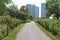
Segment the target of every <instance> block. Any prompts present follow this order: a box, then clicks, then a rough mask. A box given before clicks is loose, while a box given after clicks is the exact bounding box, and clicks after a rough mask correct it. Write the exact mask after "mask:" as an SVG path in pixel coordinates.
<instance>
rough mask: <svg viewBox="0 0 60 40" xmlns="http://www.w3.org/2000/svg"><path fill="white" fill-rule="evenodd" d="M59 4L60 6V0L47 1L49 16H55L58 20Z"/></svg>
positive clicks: (59, 14)
mask: <svg viewBox="0 0 60 40" xmlns="http://www.w3.org/2000/svg"><path fill="white" fill-rule="evenodd" d="M59 4H60V0H47V3H46V10H47V16H50V15H51V14H55V17H56V18H57V19H58V18H59V16H60V13H59V10H60V9H59Z"/></svg>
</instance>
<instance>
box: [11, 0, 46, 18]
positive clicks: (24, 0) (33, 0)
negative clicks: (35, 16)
mask: <svg viewBox="0 0 60 40" xmlns="http://www.w3.org/2000/svg"><path fill="white" fill-rule="evenodd" d="M12 1H13V3H14V4H15V5H17V7H18V9H20V7H21V6H22V5H26V4H34V5H36V6H38V7H39V14H41V3H45V2H46V1H45V0H12ZM40 16H41V15H39V17H40Z"/></svg>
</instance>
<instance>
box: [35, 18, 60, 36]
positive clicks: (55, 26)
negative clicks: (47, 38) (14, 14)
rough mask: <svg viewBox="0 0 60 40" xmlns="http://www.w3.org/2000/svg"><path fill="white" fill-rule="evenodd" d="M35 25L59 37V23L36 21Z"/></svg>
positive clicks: (45, 20)
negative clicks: (37, 24)
mask: <svg viewBox="0 0 60 40" xmlns="http://www.w3.org/2000/svg"><path fill="white" fill-rule="evenodd" d="M36 22H37V23H39V24H40V25H42V26H43V27H44V28H45V29H47V30H48V31H50V32H51V33H53V34H54V35H60V34H59V33H60V30H59V29H60V26H59V25H60V23H59V20H56V19H37V20H36Z"/></svg>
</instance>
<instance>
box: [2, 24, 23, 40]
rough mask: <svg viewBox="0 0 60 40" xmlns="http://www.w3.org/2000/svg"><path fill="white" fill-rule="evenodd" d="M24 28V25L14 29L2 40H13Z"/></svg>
mask: <svg viewBox="0 0 60 40" xmlns="http://www.w3.org/2000/svg"><path fill="white" fill-rule="evenodd" d="M23 26H24V24H20V25H19V26H18V27H17V28H15V29H14V30H13V31H12V32H11V33H10V34H9V35H8V36H7V37H5V38H4V39H3V40H15V39H16V34H17V33H18V31H19V30H21V28H22V27H23Z"/></svg>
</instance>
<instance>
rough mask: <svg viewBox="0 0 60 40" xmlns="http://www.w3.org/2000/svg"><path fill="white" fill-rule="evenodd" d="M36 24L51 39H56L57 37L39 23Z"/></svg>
mask: <svg viewBox="0 0 60 40" xmlns="http://www.w3.org/2000/svg"><path fill="white" fill-rule="evenodd" d="M36 25H37V26H38V27H39V28H40V29H41V30H42V31H43V32H44V33H45V34H46V35H47V36H49V37H50V38H51V39H52V40H57V38H56V37H55V36H54V35H53V34H52V33H50V32H48V31H47V30H46V29H45V28H43V27H42V26H41V25H40V24H38V23H36Z"/></svg>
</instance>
